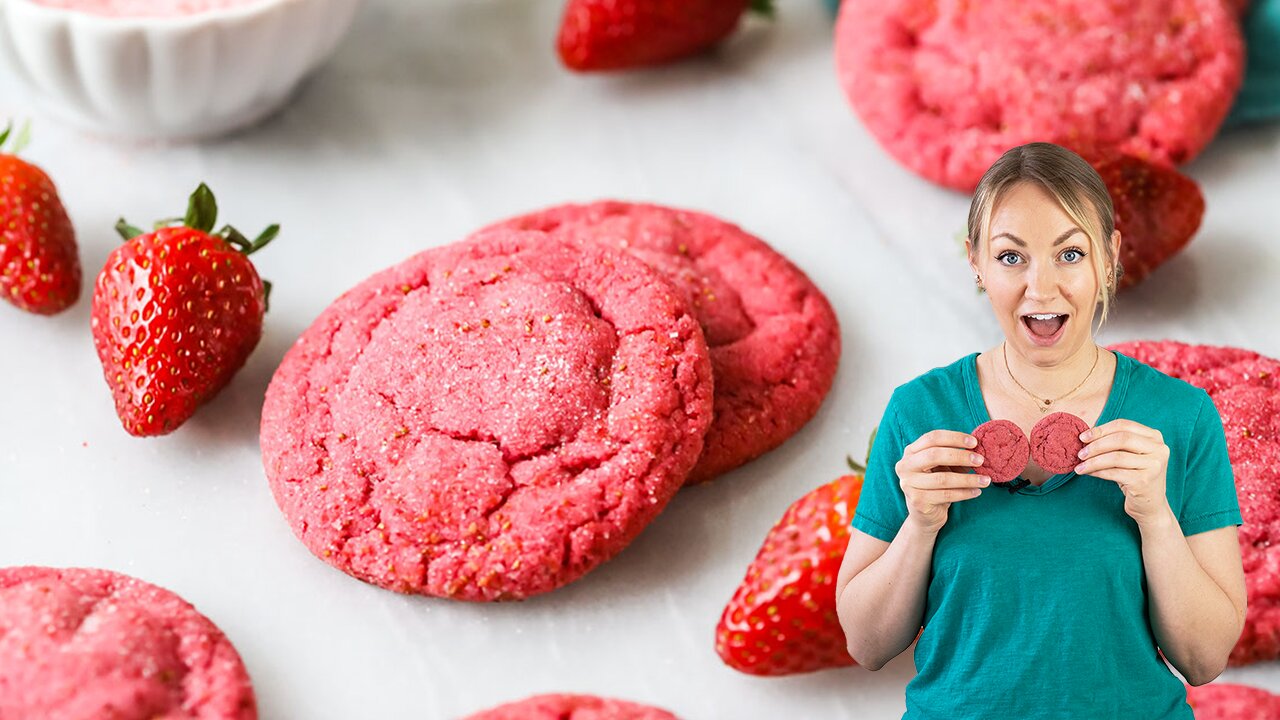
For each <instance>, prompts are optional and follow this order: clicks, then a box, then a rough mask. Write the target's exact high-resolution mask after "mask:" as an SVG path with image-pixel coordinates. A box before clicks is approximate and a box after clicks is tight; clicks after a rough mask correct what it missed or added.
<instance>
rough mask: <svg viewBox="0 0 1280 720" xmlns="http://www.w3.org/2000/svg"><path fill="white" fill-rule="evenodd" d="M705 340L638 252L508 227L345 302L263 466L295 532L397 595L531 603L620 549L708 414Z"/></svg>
mask: <svg viewBox="0 0 1280 720" xmlns="http://www.w3.org/2000/svg"><path fill="white" fill-rule="evenodd" d="M711 397H712V380H711V363H710V359H709V357H708V354H707V345H706V341H705V339H704V338H703V335H702V331H701V330H700V329H699V327H698V323H697V321H696V320H695V319H694V317H693V315H692V314H690V312H689V308H688V305H687V304H686V303H685V302H684V299H683V298H682V297H681V296H680V294H679V293H678V292H677V291H676V289H675V288H674V287H672V285H671V283H669V282H668V281H667V280H665V279H664V278H663V277H662V276H660V275H659V274H657V273H656V272H654V271H653V270H651V269H650V268H649V267H647V266H646V265H645V264H644V263H642V262H640V261H638V260H636V259H635V258H632V257H630V256H628V255H626V254H625V253H621V252H618V251H616V250H610V249H608V248H605V247H601V246H598V245H592V244H580V243H575V242H572V241H569V240H565V239H556V238H551V237H550V236H548V235H547V234H545V233H541V232H523V231H513V230H495V231H493V232H490V233H485V234H481V235H477V236H475V237H473V238H471V239H470V240H467V241H465V242H462V243H456V244H454V245H449V246H445V247H440V248H435V249H432V250H428V251H426V252H423V253H420V254H418V255H416V256H414V257H412V258H409V259H408V260H406V261H404V262H402V263H401V264H399V265H396V266H395V267H392V268H390V269H388V270H385V271H383V272H380V273H378V274H376V275H374V276H373V277H371V278H369V279H367V280H365V281H364V282H362V283H360V284H359V285H358V286H356V287H355V288H354V289H352V290H351V291H349V292H347V293H346V294H344V295H343V296H342V297H340V298H339V299H338V300H337V301H335V302H334V303H333V304H332V305H331V306H330V307H329V308H328V309H326V310H325V311H324V312H323V313H321V315H320V317H319V318H317V319H316V321H315V322H314V323H313V324H312V325H311V327H310V328H308V329H307V330H306V331H305V332H304V333H303V334H302V336H301V337H300V338H299V339H298V341H297V342H296V343H295V345H294V346H293V348H291V349H290V351H289V352H288V354H287V355H286V356H285V358H284V360H283V362H282V363H281V365H280V367H279V369H278V370H277V371H276V374H275V377H274V378H273V379H272V381H271V385H270V386H269V387H268V389H267V395H266V401H265V403H264V406H263V413H262V431H261V441H262V457H263V464H264V466H265V468H266V474H267V478H268V480H269V481H270V484H271V489H272V492H273V493H274V494H275V498H276V502H277V503H278V504H279V506H280V508H281V510H282V511H283V512H284V515H285V517H286V518H287V519H288V521H289V525H290V527H291V528H292V529H293V531H294V533H295V534H296V535H297V536H298V537H299V538H300V539H301V540H302V541H303V543H305V544H306V546H307V547H308V548H309V549H310V550H311V551H312V552H313V553H315V554H316V555H317V556H319V557H320V558H322V559H323V560H324V561H325V562H328V563H329V564H331V565H333V566H334V567H337V568H339V569H341V570H343V571H344V572H347V573H349V574H351V575H353V576H355V577H357V578H360V579H361V580H365V581H366V582H370V583H373V584H375V585H380V586H382V587H385V588H390V589H393V590H396V591H400V592H407V593H421V594H425V595H435V596H440V597H449V598H456V599H463V600H514V599H521V598H525V597H529V596H531V595H535V594H538V593H543V592H547V591H549V590H552V589H555V588H557V587H560V586H562V585H564V584H566V583H568V582H570V581H572V580H575V579H577V578H579V577H581V576H582V575H583V574H584V573H586V572H587V571H589V570H591V569H592V568H594V567H596V566H597V565H599V564H600V563H601V562H604V561H605V560H607V559H609V558H611V557H613V556H614V555H615V554H617V553H618V552H619V551H621V550H622V548H623V547H625V546H626V545H627V544H629V543H630V542H631V541H632V540H633V539H634V538H635V537H636V535H637V534H639V532H640V531H641V530H642V529H643V528H644V527H645V526H646V525H648V524H649V522H650V521H652V520H653V519H654V518H655V517H656V516H657V514H658V513H659V512H660V511H661V510H662V509H663V507H665V506H666V503H667V501H668V500H669V499H670V498H671V497H672V496H673V495H674V494H675V492H676V491H677V490H678V489H679V488H680V486H681V485H682V484H683V482H684V479H685V477H686V476H687V475H688V472H689V470H690V468H692V467H693V464H694V462H696V461H697V457H698V454H699V453H700V452H701V451H702V439H703V437H704V435H705V434H706V429H707V426H708V425H709V424H710V422H711V402H712V401H711Z"/></svg>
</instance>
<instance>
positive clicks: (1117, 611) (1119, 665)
mask: <svg viewBox="0 0 1280 720" xmlns="http://www.w3.org/2000/svg"><path fill="white" fill-rule="evenodd" d="M977 356H978V355H977V353H973V354H971V355H968V356H966V357H964V358H961V359H960V360H959V361H957V362H955V363H952V364H951V365H948V366H946V367H941V368H937V369H934V370H932V371H930V372H928V373H926V374H924V375H922V376H920V377H918V378H916V379H915V380H912V381H911V382H909V383H907V384H905V385H902V386H901V387H898V388H897V389H896V390H895V391H894V393H893V396H892V398H891V399H890V401H889V405H888V407H887V408H886V409H885V412H884V418H883V419H882V420H881V423H880V426H879V429H878V431H877V434H876V440H875V444H874V446H873V447H872V449H871V457H870V459H869V461H868V466H867V474H866V479H865V482H864V484H863V488H862V495H861V499H860V500H859V502H858V507H857V510H856V512H855V515H854V518H853V527H855V528H857V529H858V530H861V531H863V532H865V533H867V534H869V535H872V536H874V537H877V538H880V539H881V540H884V541H886V542H891V541H892V540H893V538H894V537H895V536H896V535H897V532H898V529H899V528H900V527H901V526H902V523H903V521H904V520H905V519H906V517H907V507H906V500H905V498H904V496H903V494H902V489H901V488H900V487H899V484H898V476H897V474H896V473H895V472H894V465H895V464H896V463H897V462H898V460H900V459H901V458H902V452H903V449H904V448H905V447H906V446H907V445H908V444H910V443H911V442H914V441H915V440H916V438H918V437H920V436H921V435H923V434H925V433H926V432H928V431H930V430H934V429H945V430H957V431H960V432H966V433H967V432H972V431H973V429H974V428H975V427H977V426H978V425H980V424H982V423H984V422H986V421H987V420H989V419H990V417H989V416H988V414H987V407H986V403H985V402H984V401H983V398H982V391H981V389H980V388H979V385H978V374H977V364H976V363H977ZM1117 418H1127V419H1129V420H1133V421H1135V422H1139V423H1142V424H1143V425H1146V426H1148V427H1152V428H1155V429H1157V430H1159V431H1160V432H1161V434H1162V435H1163V436H1164V440H1165V444H1166V445H1168V446H1169V466H1168V472H1167V476H1166V487H1167V494H1168V497H1169V505H1170V507H1172V508H1173V510H1174V512H1175V513H1176V514H1177V516H1178V522H1179V523H1180V525H1181V527H1182V532H1183V534H1184V535H1194V534H1195V533H1199V532H1204V531H1206V530H1212V529H1214V528H1219V527H1224V526H1227V525H1233V524H1234V525H1240V524H1241V523H1242V520H1241V517H1240V506H1239V502H1238V501H1237V499H1236V490H1235V480H1234V477H1233V475H1232V471H1231V462H1230V460H1229V459H1228V457H1227V444H1226V436H1225V434H1224V433H1223V429H1222V419H1221V417H1220V416H1219V415H1218V411H1217V409H1216V408H1215V407H1214V405H1213V401H1212V400H1210V399H1209V396H1208V394H1206V393H1205V392H1204V391H1203V390H1200V389H1199V388H1196V387H1194V386H1192V385H1190V384H1188V383H1185V382H1183V381H1181V380H1177V379H1175V378H1171V377H1169V376H1168V375H1165V374H1163V373H1161V372H1159V371H1158V370H1155V369H1154V368H1152V367H1150V366H1148V365H1145V364H1143V363H1141V362H1139V361H1137V360H1134V359H1133V358H1130V357H1128V356H1125V355H1122V354H1119V353H1117V354H1116V374H1115V380H1114V382H1113V383H1112V387H1111V393H1110V395H1109V396H1108V398H1107V402H1106V405H1105V407H1104V408H1103V411H1102V415H1101V417H1100V418H1099V419H1098V423H1097V424H1098V425H1101V424H1103V423H1106V422H1109V421H1111V420H1114V419H1117ZM1147 601H1148V598H1147V582H1146V576H1145V574H1144V573H1143V567H1142V553H1141V542H1140V537H1139V534H1138V526H1137V524H1136V523H1135V522H1134V521H1133V519H1132V518H1130V517H1129V516H1128V515H1126V514H1125V511H1124V494H1123V492H1122V491H1121V490H1120V487H1119V486H1118V485H1116V484H1115V483H1114V482H1111V481H1109V480H1102V479H1100V478H1096V477H1093V476H1090V475H1077V474H1075V473H1067V474H1064V475H1055V476H1053V477H1051V478H1049V479H1048V480H1046V481H1045V482H1044V484H1042V485H1040V486H1038V487H1037V486H1034V485H1028V486H1024V487H1022V488H1021V489H1019V490H1017V491H1016V492H1010V491H1009V490H1008V489H1007V488H1000V487H989V488H987V489H985V490H984V491H983V493H982V495H980V496H979V497H977V498H974V499H972V500H965V501H963V502H958V503H954V504H952V505H951V507H950V509H949V511H948V519H947V523H946V525H944V526H943V527H942V529H941V530H940V531H939V533H938V537H937V542H936V545H935V547H934V552H933V567H932V570H931V573H930V578H929V588H928V595H927V598H926V601H925V611H924V621H923V624H924V630H923V632H922V634H921V635H920V639H919V640H918V642H917V644H916V652H915V663H916V677H915V678H914V679H912V681H911V682H910V683H909V684H908V685H907V692H906V703H907V712H906V715H904V716H903V717H904V718H912V719H918V720H927V719H931V718H938V719H939V720H942V719H945V720H956V719H957V718H1019V719H1020V720H1029V719H1038V718H1086V717H1088V718H1103V717H1125V718H1131V719H1132V720H1140V719H1143V718H1150V719H1152V720H1155V719H1160V720H1164V719H1166V718H1179V719H1182V718H1192V717H1193V716H1192V713H1191V708H1190V706H1189V705H1187V702H1186V691H1185V689H1184V687H1183V685H1182V682H1181V681H1180V680H1179V679H1178V678H1177V677H1176V676H1175V675H1174V674H1173V672H1172V670H1170V669H1169V667H1168V666H1167V665H1166V664H1165V663H1164V661H1163V660H1162V659H1160V657H1159V656H1158V655H1157V654H1156V652H1157V651H1156V641H1155V637H1154V635H1153V634H1152V631H1151V622H1150V618H1149V616H1148V615H1147Z"/></svg>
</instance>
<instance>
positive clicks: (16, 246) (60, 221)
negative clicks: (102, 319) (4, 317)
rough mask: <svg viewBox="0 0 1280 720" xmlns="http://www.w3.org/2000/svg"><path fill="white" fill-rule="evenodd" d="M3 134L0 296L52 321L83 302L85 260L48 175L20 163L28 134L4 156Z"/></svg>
mask: <svg viewBox="0 0 1280 720" xmlns="http://www.w3.org/2000/svg"><path fill="white" fill-rule="evenodd" d="M11 130H12V127H9V128H6V129H5V130H4V131H3V132H0V296H3V297H4V299H6V300H8V301H9V302H11V303H13V304H14V305H17V306H18V307H20V308H22V309H23V310H27V311H29V312H33V313H37V314H40V315H53V314H54V313H59V312H62V311H63V310H66V309H67V308H69V307H71V306H72V305H74V304H75V302H76V300H77V299H79V297H80V256H79V254H78V253H77V252H76V233H75V229H74V228H72V227H71V219H70V218H68V217H67V211H66V210H65V209H63V207H62V201H61V200H59V199H58V191H57V189H55V188H54V186H53V181H51V180H50V179H49V176H48V175H45V174H44V172H43V171H42V170H41V169H40V168H38V167H36V166H35V165H32V164H30V163H28V162H24V161H22V160H19V159H18V158H17V153H18V152H20V151H21V150H22V148H23V146H25V145H26V141H27V130H26V128H25V127H24V128H23V130H22V132H20V133H19V134H18V137H17V138H16V139H15V142H14V144H13V147H12V148H10V149H9V151H8V153H9V154H5V152H4V145H5V142H6V141H7V140H8V139H9V134H10V131H11Z"/></svg>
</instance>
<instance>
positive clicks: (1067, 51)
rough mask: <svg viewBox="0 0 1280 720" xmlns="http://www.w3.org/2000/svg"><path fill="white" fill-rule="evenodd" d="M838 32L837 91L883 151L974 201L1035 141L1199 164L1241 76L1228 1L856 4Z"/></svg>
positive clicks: (1239, 45)
mask: <svg viewBox="0 0 1280 720" xmlns="http://www.w3.org/2000/svg"><path fill="white" fill-rule="evenodd" d="M835 37H836V65H837V70H838V73H839V77H840V83H841V85H842V86H843V88H844V91H845V94H846V96H847V97H848V98H849V101H850V102H851V103H852V105H853V107H854V109H855V110H856V111H857V114H858V115H859V116H860V117H861V118H862V120H863V122H864V123H865V125H866V127H867V129H868V130H869V131H870V132H871V134H872V135H874V136H875V138H876V140H877V141H878V142H879V143H880V145H881V146H882V147H884V149H885V150H886V151H888V152H889V154H891V155H893V156H894V157H895V158H896V159H897V160H898V161H899V162H901V163H903V164H904V165H906V166H907V167H908V168H910V169H911V170H913V171H914V172H917V173H919V174H920V175H923V176H924V177H926V178H928V179H930V180H932V181H934V182H937V183H940V184H942V185H946V186H948V187H952V188H956V189H958V190H963V191H966V192H967V191H971V190H973V188H974V187H975V186H976V185H977V183H978V180H979V178H981V177H982V174H983V172H985V171H986V169H987V168H988V167H990V166H991V164H992V163H993V162H995V161H996V159H997V158H999V157H1000V155H1001V154H1002V153H1003V152H1004V151H1006V150H1008V149H1009V148H1011V147H1014V146H1016V145H1021V144H1024V143H1027V142H1032V141H1047V142H1054V143H1057V144H1059V145H1063V146H1066V147H1069V148H1071V149H1072V150H1074V151H1076V152H1077V153H1080V154H1081V155H1084V156H1085V157H1086V158H1090V159H1091V158H1093V157H1094V156H1097V155H1103V154H1109V153H1111V152H1122V153H1127V154H1130V155H1135V156H1137V157H1139V158H1142V159H1145V160H1151V161H1154V162H1161V163H1173V164H1181V163H1184V162H1188V161H1190V160H1191V159H1192V158H1194V157H1195V156H1196V155H1197V154H1198V153H1199V152H1200V150H1201V149H1202V148H1203V147H1204V146H1205V145H1207V144H1208V143H1209V141H1210V140H1211V139H1212V138H1213V136H1214V134H1215V133H1216V132H1217V130H1218V127H1219V126H1220V125H1221V124H1222V121H1223V119H1224V118H1225V117H1226V115H1227V112H1228V110H1230V107H1231V103H1232V101H1233V100H1234V98H1235V94H1236V91H1237V90H1238V89H1239V87H1240V83H1241V81H1242V79H1243V73H1244V45H1243V41H1242V39H1241V36H1240V29H1239V27H1238V23H1237V21H1236V18H1235V17H1234V14H1233V13H1232V12H1231V11H1230V10H1229V9H1228V8H1227V7H1226V5H1225V4H1224V3H1223V2H1222V0H1125V1H1124V2H1116V1H1113V0H1108V1H1107V2H1098V1H1097V0H1045V1H1039V2H1017V1H1011V2H993V1H990V0H988V1H986V2H963V1H961V0H951V1H949V2H935V1H934V0H887V1H886V0H846V1H845V2H844V3H842V4H841V9H840V17H839V19H838V20H837V24H836V31H835Z"/></svg>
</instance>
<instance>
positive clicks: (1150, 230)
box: [1094, 155, 1204, 290]
mask: <svg viewBox="0 0 1280 720" xmlns="http://www.w3.org/2000/svg"><path fill="white" fill-rule="evenodd" d="M1094 168H1095V169H1097V171H1098V174H1099V175H1101V176H1102V180H1103V181H1104V182H1105V183H1106V184H1107V190H1108V191H1110V193H1111V202H1112V204H1113V205H1114V206H1115V218H1116V229H1117V230H1119V231H1120V238H1121V242H1120V264H1121V266H1123V268H1124V274H1123V275H1121V276H1120V281H1119V286H1118V289H1119V290H1124V289H1125V288H1130V287H1133V286H1134V285H1137V284H1138V283H1140V282H1142V281H1143V279H1145V278H1146V277H1147V275H1149V274H1150V273H1151V271H1152V270H1154V269H1155V268H1156V267H1158V266H1159V265H1160V264H1161V263H1163V262H1164V261H1166V260H1168V259H1169V258H1171V257H1173V255H1174V254H1176V253H1177V252H1178V251H1179V250H1181V249H1182V248H1183V247H1184V246H1186V244H1187V243H1188V242H1190V241H1191V236H1193V235H1195V233H1196V230H1198V229H1199V228H1200V218H1201V217H1202V216H1203V215H1204V196H1203V195H1201V194H1200V187H1199V186H1198V185H1196V182H1195V181H1194V180H1192V179H1191V178H1189V177H1187V176H1186V175H1183V174H1182V173H1180V172H1178V171H1177V170H1175V169H1173V168H1171V167H1165V166H1163V165H1154V164H1152V163H1149V162H1147V161H1145V160H1141V159H1139V158H1136V157H1132V156H1129V155H1118V156H1114V157H1112V158H1110V159H1106V160H1102V161H1099V162H1095V163H1094Z"/></svg>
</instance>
